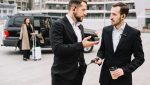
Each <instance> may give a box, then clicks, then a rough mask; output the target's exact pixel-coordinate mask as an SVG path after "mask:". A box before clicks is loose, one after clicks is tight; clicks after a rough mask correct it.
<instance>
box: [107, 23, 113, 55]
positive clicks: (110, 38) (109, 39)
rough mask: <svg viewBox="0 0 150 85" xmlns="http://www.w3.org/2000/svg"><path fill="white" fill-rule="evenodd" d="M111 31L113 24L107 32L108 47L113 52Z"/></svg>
mask: <svg viewBox="0 0 150 85" xmlns="http://www.w3.org/2000/svg"><path fill="white" fill-rule="evenodd" d="M112 32H113V26H111V27H110V29H109V33H108V35H109V38H108V41H110V42H109V44H110V49H112V52H113V53H114V47H113V40H112Z"/></svg>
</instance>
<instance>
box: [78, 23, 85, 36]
mask: <svg viewBox="0 0 150 85" xmlns="http://www.w3.org/2000/svg"><path fill="white" fill-rule="evenodd" d="M78 27H79V29H80V30H81V35H82V39H83V38H84V31H83V30H84V29H83V26H82V25H79V26H78Z"/></svg>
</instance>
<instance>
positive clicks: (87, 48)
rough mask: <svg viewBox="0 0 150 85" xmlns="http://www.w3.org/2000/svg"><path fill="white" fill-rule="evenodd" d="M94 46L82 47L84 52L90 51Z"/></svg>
mask: <svg viewBox="0 0 150 85" xmlns="http://www.w3.org/2000/svg"><path fill="white" fill-rule="evenodd" d="M93 48H94V46H91V47H86V48H84V53H90V52H91V51H92V50H93Z"/></svg>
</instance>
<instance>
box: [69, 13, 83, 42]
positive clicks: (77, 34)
mask: <svg viewBox="0 0 150 85" xmlns="http://www.w3.org/2000/svg"><path fill="white" fill-rule="evenodd" d="M66 17H67V18H68V20H69V22H70V24H71V25H72V27H73V30H74V32H75V34H76V36H77V41H78V42H81V41H82V35H81V30H80V29H79V27H78V26H79V25H80V24H81V23H80V22H77V23H75V22H74V21H73V19H72V18H71V17H70V16H69V14H67V15H66Z"/></svg>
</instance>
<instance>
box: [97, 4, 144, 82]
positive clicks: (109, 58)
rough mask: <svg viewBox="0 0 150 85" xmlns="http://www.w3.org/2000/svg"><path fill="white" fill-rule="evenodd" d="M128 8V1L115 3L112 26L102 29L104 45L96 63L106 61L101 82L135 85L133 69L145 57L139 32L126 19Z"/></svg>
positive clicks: (112, 10)
mask: <svg viewBox="0 0 150 85" xmlns="http://www.w3.org/2000/svg"><path fill="white" fill-rule="evenodd" d="M128 11H129V8H128V6H127V5H126V4H124V3H121V2H119V3H116V4H114V5H113V6H112V8H111V14H110V20H111V24H112V25H110V26H106V27H104V29H103V32H102V39H101V46H100V48H99V50H98V53H97V56H98V57H99V60H98V61H95V63H96V64H101V63H102V59H103V60H104V61H103V65H102V69H101V74H100V80H99V82H100V85H132V72H134V71H135V70H136V69H137V68H138V67H139V66H141V65H142V64H143V62H144V60H145V59H144V52H143V47H142V41H141V38H140V34H141V33H140V31H139V30H137V29H134V28H132V27H130V26H129V25H128V24H127V23H126V22H125V18H126V17H127V15H128ZM132 55H133V56H134V58H133V59H131V56H132ZM110 68H111V72H110Z"/></svg>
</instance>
